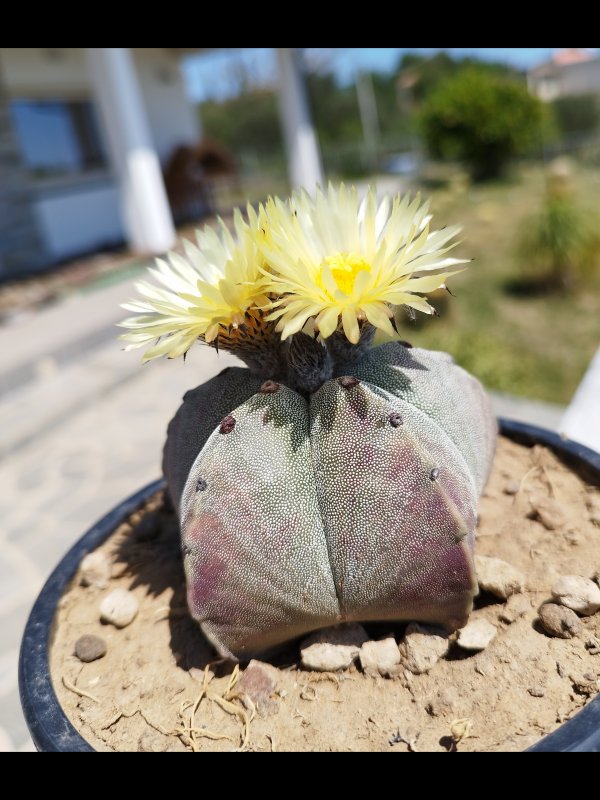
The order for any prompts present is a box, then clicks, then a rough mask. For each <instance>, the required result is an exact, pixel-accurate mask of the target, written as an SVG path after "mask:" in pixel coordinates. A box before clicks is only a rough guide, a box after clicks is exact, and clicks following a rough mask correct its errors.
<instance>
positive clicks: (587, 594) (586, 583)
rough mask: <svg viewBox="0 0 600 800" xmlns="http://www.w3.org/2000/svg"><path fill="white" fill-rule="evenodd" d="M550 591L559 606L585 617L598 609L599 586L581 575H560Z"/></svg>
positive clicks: (599, 599)
mask: <svg viewBox="0 0 600 800" xmlns="http://www.w3.org/2000/svg"><path fill="white" fill-rule="evenodd" d="M550 592H551V594H552V597H553V599H554V600H555V601H556V602H557V603H560V605H561V606H566V608H570V609H571V610H572V611H575V612H576V613H577V614H581V615H583V616H585V617H588V616H591V615H592V614H595V613H596V611H598V610H599V609H600V587H599V586H598V584H596V583H594V581H591V580H589V578H584V577H583V576H582V575H561V577H560V578H559V579H558V580H557V581H556V582H555V583H554V585H553V586H552V589H551V590H550Z"/></svg>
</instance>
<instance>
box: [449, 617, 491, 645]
mask: <svg viewBox="0 0 600 800" xmlns="http://www.w3.org/2000/svg"><path fill="white" fill-rule="evenodd" d="M496 633H497V631H496V627H495V626H494V625H492V623H491V622H488V621H487V620H485V619H474V620H471V621H470V622H468V623H467V624H466V625H465V627H464V628H462V629H461V630H460V631H459V632H458V639H457V643H458V645H459V647H462V648H463V650H472V651H473V652H478V651H479V650H485V648H486V647H487V646H488V645H489V643H490V642H491V641H492V639H493V638H494V636H495V635H496Z"/></svg>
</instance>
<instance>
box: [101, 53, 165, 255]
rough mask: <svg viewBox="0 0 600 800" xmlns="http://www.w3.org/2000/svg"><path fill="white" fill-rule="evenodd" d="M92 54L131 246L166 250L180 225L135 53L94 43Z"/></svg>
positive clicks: (161, 251)
mask: <svg viewBox="0 0 600 800" xmlns="http://www.w3.org/2000/svg"><path fill="white" fill-rule="evenodd" d="M88 54H89V60H90V65H91V70H92V78H93V82H94V86H95V88H96V93H97V98H98V101H99V103H100V108H101V111H102V116H103V119H104V122H105V125H106V130H107V134H108V139H109V145H110V149H111V154H112V157H113V161H114V165H115V168H116V169H117V172H118V176H119V181H120V188H121V205H122V214H123V222H124V226H125V232H126V235H127V238H128V241H129V245H130V246H131V248H132V249H133V250H136V251H138V252H141V253H156V254H158V253H163V252H164V251H165V250H168V249H169V248H170V247H172V246H173V244H174V243H175V228H174V226H173V218H172V217H171V211H170V208H169V202H168V200H167V195H166V192H165V185H164V183H163V179H162V173H161V169H160V163H159V161H158V157H157V155H156V152H155V150H154V148H153V146H152V137H151V134H150V128H149V125H148V119H147V117H146V110H145V108H144V101H143V98H142V93H141V90H140V86H139V83H138V79H137V75H136V71H135V65H134V63H133V58H132V56H131V52H130V51H129V49H128V48H126V47H98V48H96V47H93V48H92V47H90V48H88Z"/></svg>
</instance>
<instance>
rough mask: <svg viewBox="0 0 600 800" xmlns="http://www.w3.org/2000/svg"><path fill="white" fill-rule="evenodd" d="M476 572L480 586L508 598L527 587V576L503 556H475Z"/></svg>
mask: <svg viewBox="0 0 600 800" xmlns="http://www.w3.org/2000/svg"><path fill="white" fill-rule="evenodd" d="M475 572H476V573H477V581H478V583H479V588H480V589H483V591H485V592H490V593H491V594H493V595H494V596H495V597H499V598H500V599H501V600H506V599H507V598H509V597H510V596H511V595H513V594H516V593H517V592H522V591H523V589H524V588H525V576H524V575H523V573H522V572H521V571H520V570H518V569H517V568H516V567H513V566H512V564H509V563H508V562H506V561H503V560H502V559H501V558H490V557H489V556H475Z"/></svg>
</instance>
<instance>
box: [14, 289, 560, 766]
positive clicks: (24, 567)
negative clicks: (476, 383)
mask: <svg viewBox="0 0 600 800" xmlns="http://www.w3.org/2000/svg"><path fill="white" fill-rule="evenodd" d="M131 295H132V287H131V286H130V285H129V284H128V283H127V282H123V283H120V284H117V285H114V286H111V287H109V288H106V289H99V290H97V291H96V292H93V293H86V294H81V295H79V296H77V297H75V298H71V299H69V300H68V301H66V302H63V303H61V304H60V305H58V306H55V307H53V308H50V309H46V310H44V311H40V312H38V313H35V314H33V315H31V316H30V317H29V318H26V319H24V320H21V321H19V322H15V323H14V324H12V325H10V326H7V327H5V328H2V329H0V351H1V352H2V354H3V363H2V364H0V430H2V438H1V441H0V486H1V487H2V492H1V493H0V520H2V522H1V523H0V751H2V750H6V749H11V748H13V749H20V750H27V749H32V744H31V741H30V739H29V737H28V734H27V729H26V726H25V722H24V720H23V717H22V714H21V710H20V704H19V698H18V690H17V658H18V648H19V642H20V638H21V634H22V630H23V627H24V625H25V622H26V619H27V615H28V613H29V610H30V608H31V604H32V602H33V600H34V598H35V596H36V594H37V592H38V591H39V589H40V587H41V585H42V583H43V581H44V580H45V578H46V577H47V576H48V574H49V573H50V571H51V570H52V568H53V567H54V566H55V564H56V562H57V561H58V559H59V558H60V557H61V555H62V554H63V553H64V552H65V551H66V550H67V548H68V547H69V546H70V545H71V544H72V543H73V542H74V541H75V540H76V539H77V538H79V536H80V535H81V534H82V533H83V532H84V531H85V530H86V529H87V528H88V527H89V526H90V525H91V524H93V523H94V522H95V521H96V520H97V519H98V518H99V517H100V516H102V515H103V514H104V513H105V512H106V511H107V510H108V509H109V508H111V507H112V506H114V505H115V504H116V503H117V502H118V501H120V500H121V499H123V498H124V497H125V496H127V495H128V494H130V493H132V492H133V491H134V490H136V489H137V488H139V487H140V486H142V485H143V484H145V483H147V482H149V481H150V480H153V479H154V478H156V477H157V476H158V475H159V465H160V451H161V447H162V443H163V439H164V435H165V427H166V424H167V422H168V420H169V419H170V418H171V416H172V415H173V413H174V411H175V409H176V408H177V406H178V404H179V402H180V399H181V396H182V395H183V393H184V392H185V391H186V390H187V389H188V388H190V387H192V386H195V385H197V384H198V383H200V382H202V381H203V380H206V379H207V378H208V377H210V376H211V375H213V374H215V373H217V372H219V371H220V370H221V369H223V368H224V367H225V366H228V365H229V364H232V363H235V361H234V359H232V358H230V357H229V356H227V355H223V354H221V355H219V356H217V355H216V353H215V352H214V351H213V350H211V349H209V348H205V347H196V348H193V350H192V351H191V352H190V356H189V358H188V359H187V361H186V363H185V364H184V363H183V361H182V360H181V359H179V360H177V361H166V360H162V361H160V362H154V363H152V364H151V365H147V366H145V367H142V366H141V365H140V359H139V352H133V353H123V352H122V351H121V350H120V347H119V344H118V343H117V342H116V341H115V339H114V335H115V329H114V323H115V321H117V320H118V319H120V318H121V317H122V316H123V312H122V311H120V310H119V308H118V304H119V302H122V301H124V300H126V299H127V298H128V297H129V296H131ZM496 402H497V410H498V412H499V413H501V414H504V415H506V416H512V417H513V418H517V419H522V420H524V421H529V422H535V423H537V424H542V425H545V426H547V427H557V425H558V423H559V420H560V417H561V414H562V411H563V409H560V408H557V407H549V406H543V405H540V404H536V403H528V402H525V401H515V400H514V398H507V397H499V398H496Z"/></svg>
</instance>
